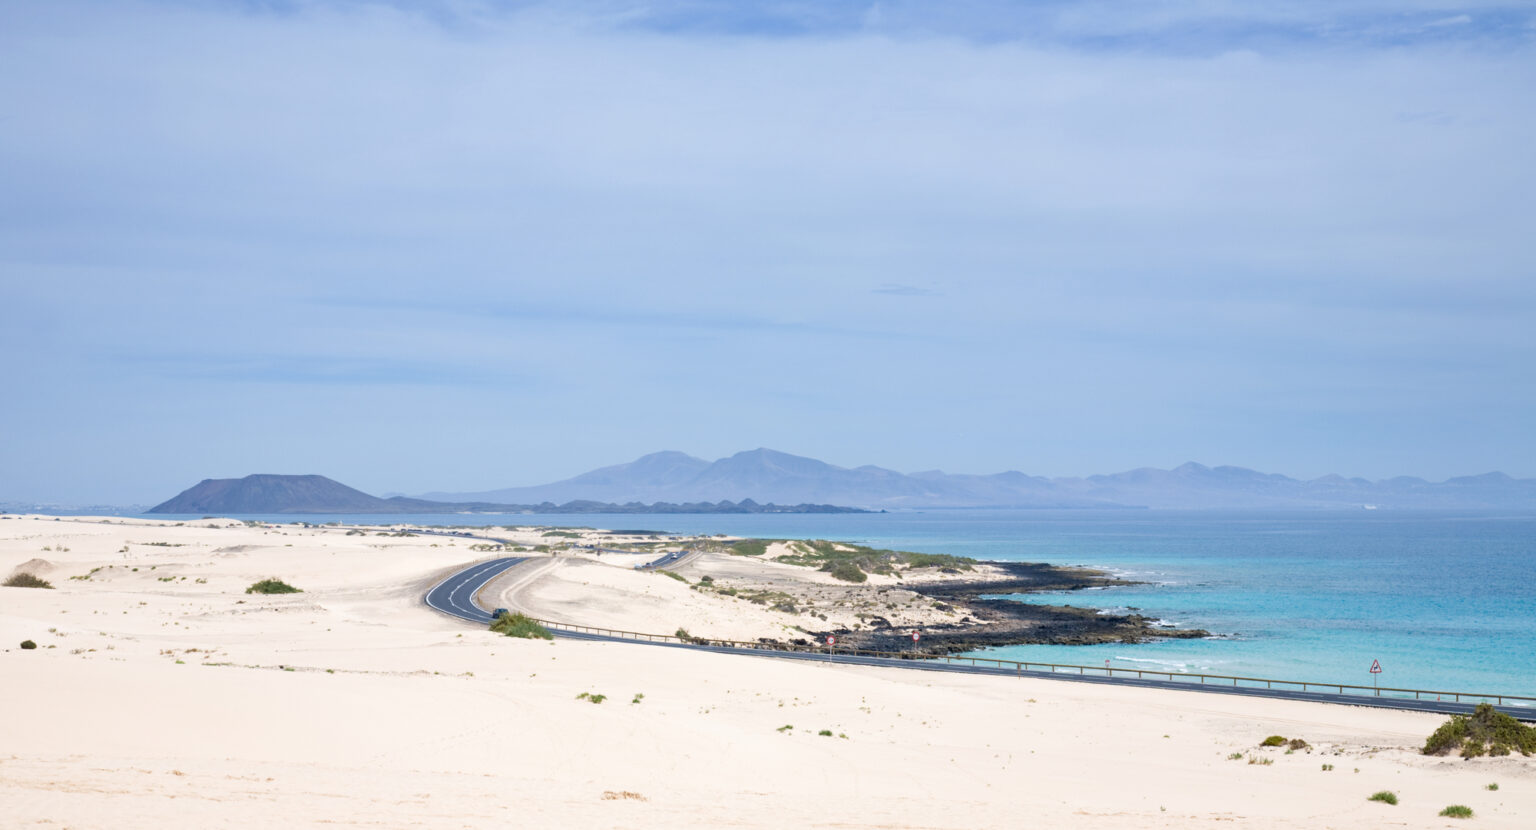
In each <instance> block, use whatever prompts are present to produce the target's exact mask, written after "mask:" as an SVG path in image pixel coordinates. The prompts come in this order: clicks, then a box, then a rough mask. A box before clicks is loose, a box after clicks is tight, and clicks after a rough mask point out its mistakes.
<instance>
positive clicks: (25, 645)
mask: <svg viewBox="0 0 1536 830" xmlns="http://www.w3.org/2000/svg"><path fill="white" fill-rule="evenodd" d="M21 647H22V648H23V649H24V650H26V651H31V650H32V649H34V648H37V643H34V642H32V641H31V640H22V641H21Z"/></svg>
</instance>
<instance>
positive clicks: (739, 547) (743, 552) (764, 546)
mask: <svg viewBox="0 0 1536 830" xmlns="http://www.w3.org/2000/svg"><path fill="white" fill-rule="evenodd" d="M771 544H773V542H772V540H770V539H742V540H741V541H740V542H732V543H731V544H730V545H729V548H730V551H731V553H734V554H736V555H737V556H762V555H763V554H765V553H767V552H768V546H769V545H771Z"/></svg>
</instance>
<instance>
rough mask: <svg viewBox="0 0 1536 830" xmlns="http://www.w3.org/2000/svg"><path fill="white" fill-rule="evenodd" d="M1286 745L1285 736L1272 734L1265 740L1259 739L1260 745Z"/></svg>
mask: <svg viewBox="0 0 1536 830" xmlns="http://www.w3.org/2000/svg"><path fill="white" fill-rule="evenodd" d="M1284 745H1285V738H1282V737H1280V736H1279V735H1270V736H1269V737H1268V738H1265V739H1264V740H1262V741H1259V746H1284Z"/></svg>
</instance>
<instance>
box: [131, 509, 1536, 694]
mask: <svg viewBox="0 0 1536 830" xmlns="http://www.w3.org/2000/svg"><path fill="white" fill-rule="evenodd" d="M146 518H168V517H165V516H155V517H146ZM192 518H196V517H192ZM263 518H267V519H269V520H271V521H277V522H292V521H296V520H301V519H302V520H304V521H311V522H327V521H341V522H347V523H358V524H380V523H393V522H412V523H423V524H462V525H481V526H484V525H502V524H523V525H531V524H539V525H557V526H586V527H600V528H609V529H650V530H661V531H671V532H677V533H689V534H713V533H726V534H731V535H736V536H758V537H769V538H819V539H835V540H840V541H849V542H856V543H859V544H864V545H871V546H874V547H882V548H894V549H900V550H914V551H923V552H929V553H952V554H957V555H961V556H971V557H975V558H978V559H999V560H1014V561H1029V562H1051V563H1054V564H1061V565H1088V566H1092V567H1096V568H1103V569H1106V570H1108V571H1111V572H1113V573H1115V574H1117V575H1121V576H1124V577H1126V578H1128V579H1133V580H1137V581H1139V582H1141V583H1143V584H1139V585H1133V586H1126V587H1115V588H1105V589H1098V590H1090V591H1075V592H1063V593H1055V594H1036V595H1029V596H1013V597H1010V599H1015V600H1018V601H1022V602H1041V603H1050V604H1062V605H1076V606H1083V607H1093V608H1099V609H1103V610H1105V611H1111V612H1126V611H1128V610H1130V609H1135V610H1136V612H1137V613H1141V614H1144V615H1146V616H1149V617H1154V618H1158V619H1162V620H1166V621H1168V622H1170V623H1173V624H1175V625H1177V626H1180V627H1187V628H1203V629H1206V630H1208V631H1210V632H1212V633H1213V634H1216V635H1219V636H1218V637H1215V638H1212V639H1203V640H1165V641H1160V642H1151V643H1140V644H1108V645H1095V646H1010V647H1006V648H998V649H991V650H988V651H986V652H978V654H979V655H984V656H988V657H997V658H1002V659H1009V660H1031V661H1040V662H1051V663H1062V664H1073V665H1089V666H1103V665H1104V663H1105V661H1106V660H1107V661H1109V664H1110V665H1111V666H1114V667H1117V668H1138V667H1140V668H1148V669H1157V670H1160V671H1173V672H1191V673H1194V672H1199V673H1210V674H1221V675H1239V676H1247V677H1264V678H1275V679H1284V680H1304V681H1316V682H1323V683H1326V682H1333V683H1350V684H1356V685H1366V686H1369V685H1371V684H1372V682H1373V680H1374V681H1376V682H1379V683H1380V685H1381V686H1382V687H1398V688H1417V689H1429V690H1450V691H1472V692H1493V693H1502V694H1514V695H1529V696H1533V697H1536V513H1526V514H1515V513H1453V512H1392V511H1382V510H1378V511H1366V510H1359V511H1348V512H1343V511H1337V512H1334V511H1329V512H1204V511H1202V512H1183V511H1148V510H932V511H921V512H919V511H910V512H908V511H903V512H893V513H871V514H825V515H822V514H806V515H800V514H770V515H634V514H623V515H606V514H588V515H537V516H532V515H518V516H497V515H448V516H445V515H440V514H439V515H425V516H376V515H375V516H304V517H299V516H292V515H285V516H269V517H263ZM1373 662H1379V664H1380V667H1381V669H1382V671H1381V673H1380V674H1379V675H1376V676H1375V677H1374V678H1373V676H1372V675H1371V673H1370V671H1369V670H1370V668H1371V666H1372V664H1373Z"/></svg>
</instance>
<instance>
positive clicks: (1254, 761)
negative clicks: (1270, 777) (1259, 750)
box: [1248, 755, 1275, 767]
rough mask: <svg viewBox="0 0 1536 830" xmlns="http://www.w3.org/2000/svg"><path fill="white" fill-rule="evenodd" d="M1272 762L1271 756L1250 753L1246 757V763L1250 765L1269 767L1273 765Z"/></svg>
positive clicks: (1273, 762)
mask: <svg viewBox="0 0 1536 830" xmlns="http://www.w3.org/2000/svg"><path fill="white" fill-rule="evenodd" d="M1274 764H1275V759H1273V758H1260V757H1258V756H1257V755H1252V756H1249V758H1248V765H1249V766H1251V767H1270V766H1274Z"/></svg>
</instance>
